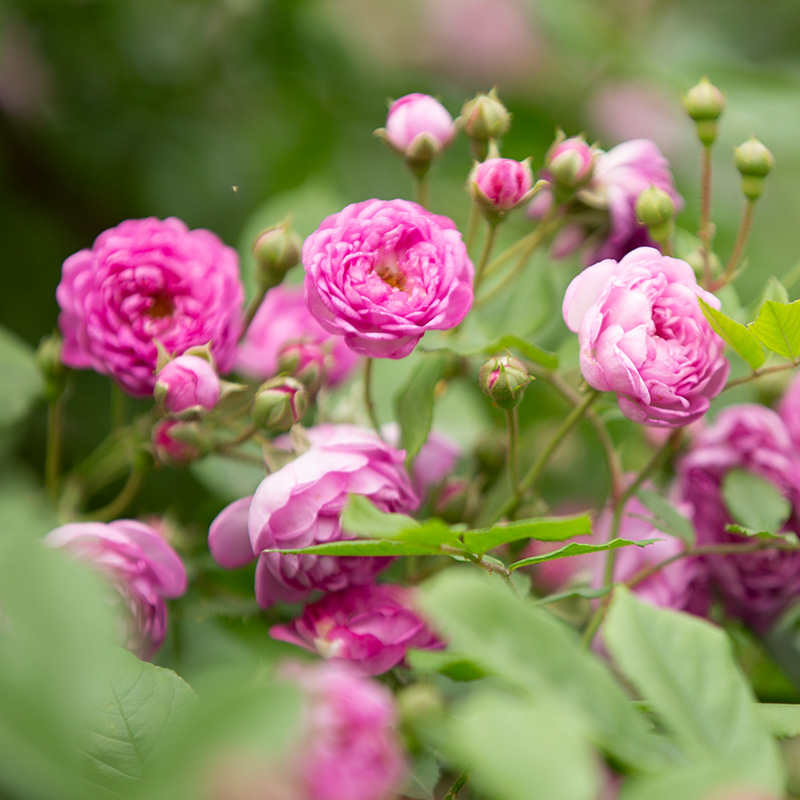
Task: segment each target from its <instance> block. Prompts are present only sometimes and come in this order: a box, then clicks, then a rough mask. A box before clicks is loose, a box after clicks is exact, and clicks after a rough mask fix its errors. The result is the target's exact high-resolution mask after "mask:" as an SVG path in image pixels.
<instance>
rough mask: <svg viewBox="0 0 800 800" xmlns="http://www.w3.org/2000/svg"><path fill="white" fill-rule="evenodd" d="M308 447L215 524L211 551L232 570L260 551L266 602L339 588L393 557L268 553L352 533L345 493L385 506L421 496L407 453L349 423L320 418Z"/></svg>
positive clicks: (395, 507)
mask: <svg viewBox="0 0 800 800" xmlns="http://www.w3.org/2000/svg"><path fill="white" fill-rule="evenodd" d="M307 435H308V438H309V440H310V442H311V448H310V449H309V450H307V451H306V452H305V453H303V454H302V455H300V456H298V457H297V458H296V459H295V460H294V461H291V462H289V463H288V464H287V465H286V466H285V467H283V468H282V469H280V470H278V471H277V472H273V473H272V474H270V475H267V477H266V478H264V480H263V481H262V482H261V484H260V485H259V487H258V489H256V493H255V495H254V496H253V497H252V499H250V498H243V499H241V500H237V501H236V502H235V503H232V504H231V505H229V506H228V507H227V508H225V509H223V510H222V512H221V513H220V514H219V515H218V516H217V518H216V519H215V520H214V522H213V523H212V524H211V528H210V530H209V536H208V544H209V547H210V549H211V554H212V556H213V557H214V558H215V559H216V561H217V562H218V563H219V564H220V565H221V566H223V567H226V568H227V569H235V568H237V567H240V566H243V565H244V564H247V563H248V562H250V561H252V560H253V559H254V558H256V556H258V565H257V567H256V600H257V601H258V603H259V605H260V606H261V607H262V608H269V606H271V605H272V604H273V603H276V602H297V601H299V600H304V599H305V598H306V597H308V595H309V594H311V592H313V591H314V590H321V591H324V592H332V591H338V590H340V589H344V588H345V587H347V586H363V585H365V584H368V583H371V582H372V579H373V577H374V576H375V574H376V573H377V572H379V571H380V570H381V569H383V568H384V567H385V566H387V564H388V563H389V561H390V559H388V558H378V557H371V556H367V557H359V556H345V557H337V556H327V555H324V556H318V555H311V554H304V555H285V554H282V553H263V552H262V551H263V550H270V549H295V548H301V547H308V546H309V545H312V544H319V543H323V542H334V541H338V540H340V539H351V538H353V537H352V536H351V535H349V534H348V533H347V531H345V530H343V529H342V526H341V521H340V514H341V511H342V509H343V508H344V506H345V504H346V502H347V495H348V494H360V495H363V496H365V497H367V498H369V499H370V500H371V501H372V502H373V503H374V504H375V505H376V506H377V507H378V508H380V509H381V510H382V511H391V512H409V511H411V510H413V509H414V508H416V507H417V505H418V503H419V500H418V498H417V496H416V494H414V491H413V489H412V488H411V483H410V481H409V479H408V475H407V474H406V472H405V469H404V468H403V459H404V457H405V452H404V451H403V450H395V448H393V447H391V446H389V445H388V444H386V443H385V442H384V441H382V440H381V439H380V438H378V436H376V435H375V434H374V433H372V432H371V431H368V430H366V429H362V428H357V427H355V426H352V425H319V426H317V427H316V428H311V429H310V430H309V431H308V432H307Z"/></svg>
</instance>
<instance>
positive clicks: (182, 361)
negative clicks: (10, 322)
mask: <svg viewBox="0 0 800 800" xmlns="http://www.w3.org/2000/svg"><path fill="white" fill-rule="evenodd" d="M219 393H220V385H219V378H218V377H217V373H216V372H215V371H214V367H213V366H212V365H211V364H210V363H209V362H208V360H207V359H205V358H201V357H200V356H191V355H189V356H187V355H182V356H178V357H177V358H175V359H173V360H172V361H168V362H167V363H166V364H165V365H164V366H163V367H162V368H161V370H159V372H158V375H157V376H156V385H155V387H154V389H153V394H154V395H155V397H156V399H158V400H159V401H160V402H161V403H163V406H164V410H165V411H166V412H167V414H169V415H170V416H174V417H178V416H191V415H193V414H196V413H200V412H203V411H208V410H210V409H212V408H214V406H215V405H216V404H217V400H219Z"/></svg>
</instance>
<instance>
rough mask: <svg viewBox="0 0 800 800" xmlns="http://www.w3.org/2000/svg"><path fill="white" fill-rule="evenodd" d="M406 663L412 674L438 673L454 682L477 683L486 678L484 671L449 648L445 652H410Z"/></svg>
mask: <svg viewBox="0 0 800 800" xmlns="http://www.w3.org/2000/svg"><path fill="white" fill-rule="evenodd" d="M408 663H409V666H410V667H411V669H412V671H413V672H418V673H422V674H430V673H437V672H438V673H439V674H441V675H446V676H447V677H448V678H450V679H451V680H454V681H477V680H480V679H481V678H485V677H486V670H485V669H483V668H481V667H480V666H478V665H477V664H476V663H475V662H474V661H472V660H470V659H469V658H467V657H466V656H465V655H464V654H463V653H457V652H454V651H453V650H452V649H451V648H450V647H448V648H447V649H446V650H411V651H409V654H408Z"/></svg>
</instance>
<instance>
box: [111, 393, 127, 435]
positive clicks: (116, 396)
mask: <svg viewBox="0 0 800 800" xmlns="http://www.w3.org/2000/svg"><path fill="white" fill-rule="evenodd" d="M127 416H128V398H127V397H126V396H125V393H124V392H123V391H122V389H120V388H119V386H117V384H116V383H112V384H111V430H116V429H117V428H121V427H122V426H123V425H125V423H126V422H127Z"/></svg>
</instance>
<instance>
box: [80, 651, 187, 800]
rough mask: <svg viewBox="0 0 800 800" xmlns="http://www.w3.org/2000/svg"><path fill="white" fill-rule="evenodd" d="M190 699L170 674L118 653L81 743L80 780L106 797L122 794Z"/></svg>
mask: <svg viewBox="0 0 800 800" xmlns="http://www.w3.org/2000/svg"><path fill="white" fill-rule="evenodd" d="M195 700H196V697H195V694H194V692H193V691H192V690H191V688H190V687H189V685H188V684H187V683H185V682H184V681H183V680H182V679H181V678H179V677H178V676H177V675H176V674H175V673H174V672H172V671H171V670H168V669H163V668H162V667H156V666H153V664H149V663H147V662H145V661H140V660H139V659H138V658H136V656H134V655H131V654H130V653H128V652H125V651H120V653H119V658H118V660H117V662H116V664H115V669H114V671H113V673H112V675H111V681H110V684H109V686H108V694H107V697H106V700H105V703H104V704H103V706H102V708H100V709H98V711H97V712H96V713H95V714H94V716H93V717H92V719H90V720H89V725H88V729H87V732H86V734H85V736H84V737H83V741H82V749H83V752H84V755H85V761H86V773H85V774H86V777H87V779H88V780H89V781H90V782H91V783H92V784H94V785H96V786H100V787H102V788H104V789H105V790H106V791H107V793H108V797H117V796H119V795H123V796H128V795H129V794H130V793H131V792H132V791H134V790H136V789H137V788H138V787H139V785H140V783H141V781H142V780H143V779H144V778H145V776H146V772H147V766H148V763H149V762H150V760H151V758H152V757H153V755H154V754H155V753H156V752H157V750H158V749H159V747H160V746H161V744H162V743H163V741H164V740H165V737H168V736H169V735H170V733H171V729H172V726H174V725H175V724H177V721H178V717H179V715H181V714H183V713H185V712H186V710H187V709H188V708H189V706H191V705H192V704H193V703H194V702H195Z"/></svg>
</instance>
